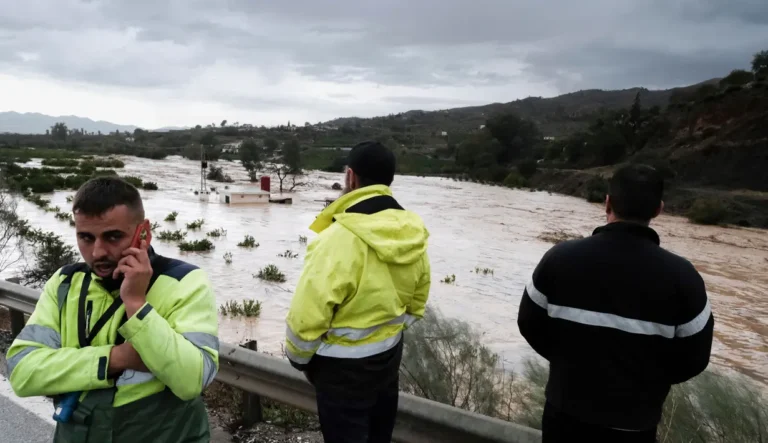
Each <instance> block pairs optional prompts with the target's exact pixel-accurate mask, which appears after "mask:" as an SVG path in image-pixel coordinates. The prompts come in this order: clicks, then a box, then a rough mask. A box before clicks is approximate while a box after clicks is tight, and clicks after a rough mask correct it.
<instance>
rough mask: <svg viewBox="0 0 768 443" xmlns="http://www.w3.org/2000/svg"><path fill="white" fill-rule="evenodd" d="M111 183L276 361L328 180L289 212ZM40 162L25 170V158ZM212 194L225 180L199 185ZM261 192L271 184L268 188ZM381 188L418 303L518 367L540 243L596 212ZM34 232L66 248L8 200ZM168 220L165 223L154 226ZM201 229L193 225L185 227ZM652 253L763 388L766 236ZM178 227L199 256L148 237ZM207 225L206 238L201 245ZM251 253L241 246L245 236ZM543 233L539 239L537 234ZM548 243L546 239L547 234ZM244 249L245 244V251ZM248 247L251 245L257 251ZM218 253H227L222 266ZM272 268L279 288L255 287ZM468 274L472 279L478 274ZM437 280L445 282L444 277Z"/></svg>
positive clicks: (157, 165)
mask: <svg viewBox="0 0 768 443" xmlns="http://www.w3.org/2000/svg"><path fill="white" fill-rule="evenodd" d="M122 160H123V161H124V162H125V163H126V166H125V168H124V170H121V171H120V174H121V175H134V176H138V177H141V178H142V179H144V180H145V181H153V182H156V183H157V184H158V187H159V190H158V191H142V195H143V196H144V202H145V208H146V212H147V215H148V217H149V218H150V219H151V220H152V221H153V222H157V223H158V224H159V226H157V228H156V229H155V240H154V241H153V245H154V247H155V248H156V250H157V252H159V253H160V254H163V255H167V256H171V257H177V258H181V259H183V260H187V261H189V262H191V263H194V264H196V265H198V266H200V267H202V268H203V269H205V270H206V271H207V272H208V273H209V275H210V278H211V280H212V281H213V285H214V288H215V291H216V297H217V301H218V303H219V304H220V305H222V304H225V303H227V302H229V301H240V300H243V299H254V300H257V301H259V302H260V303H261V312H260V316H259V317H258V318H246V317H233V316H220V327H221V336H222V339H223V340H225V341H231V342H239V341H242V340H250V339H256V340H258V341H259V349H260V350H264V351H267V352H272V353H275V354H281V353H282V342H283V339H284V328H285V326H284V325H285V323H284V319H285V315H286V313H287V310H288V306H289V303H290V300H291V296H292V293H293V289H294V286H295V284H296V282H297V280H298V278H299V275H300V272H301V267H302V261H303V258H304V253H305V250H306V242H305V239H303V238H301V237H306V240H308V241H310V242H311V241H312V239H313V237H314V235H315V234H313V233H312V232H311V231H309V229H308V226H309V224H310V223H311V222H312V221H313V220H314V218H315V216H316V215H317V213H318V212H319V211H320V210H322V208H323V202H322V200H324V199H325V198H326V197H336V196H338V194H339V193H338V191H332V190H331V186H332V185H333V183H335V182H340V181H341V180H342V177H341V175H340V174H327V173H313V174H312V175H311V176H310V181H311V186H310V187H309V188H306V189H303V190H301V191H300V192H298V193H296V194H293V195H292V196H293V205H277V204H270V205H248V206H246V205H243V206H237V205H232V206H230V205H225V204H221V203H218V196H217V195H216V194H215V193H214V194H213V195H212V196H211V198H210V200H209V201H208V202H200V201H199V199H198V197H197V196H195V195H194V193H193V190H194V189H197V188H198V187H199V185H200V170H199V165H198V163H196V162H193V161H189V160H184V159H181V158H177V157H174V158H168V159H165V160H159V161H158V160H148V159H139V158H133V157H124V158H122ZM37 162H39V161H36V162H35V163H37ZM219 165H220V166H223V167H224V172H225V173H226V174H229V175H231V176H232V177H233V178H234V179H235V181H236V183H232V184H229V186H230V187H231V188H233V189H235V188H237V189H249V188H255V187H254V186H252V185H251V184H249V183H248V182H247V176H246V174H245V171H244V170H243V169H242V168H241V167H240V166H239V164H237V163H230V162H220V163H219ZM209 185H211V186H217V187H220V188H221V189H222V190H223V187H224V186H225V184H223V183H209ZM273 189H276V186H275V185H274V184H273ZM393 189H394V192H395V195H396V197H397V198H398V200H399V201H400V202H401V204H402V205H403V206H404V207H406V208H407V209H411V210H414V211H416V212H417V213H419V214H420V215H421V216H422V217H423V218H424V220H425V222H426V224H427V227H428V229H429V230H430V233H431V236H430V246H429V251H430V256H431V259H432V270H433V276H432V279H433V286H432V293H431V297H430V304H432V305H434V306H437V307H439V308H440V309H441V310H442V311H443V313H444V314H446V315H447V316H451V317H457V318H461V319H463V320H466V321H468V322H469V323H471V324H472V325H473V326H474V327H476V328H477V329H478V330H480V331H481V332H482V334H483V340H484V342H485V343H486V344H487V345H488V346H490V347H491V348H492V349H493V350H494V351H496V352H499V353H500V354H502V355H503V357H504V360H505V362H506V366H507V367H516V365H517V363H518V362H520V361H521V360H522V359H523V357H525V356H527V355H529V354H530V353H531V352H532V351H531V349H530V348H529V347H528V345H527V344H526V343H525V341H524V340H523V339H522V337H521V336H520V334H519V332H518V329H517V324H516V315H517V309H518V304H519V301H520V297H521V295H522V292H523V288H524V286H525V284H526V283H527V281H528V279H529V278H530V276H531V273H532V271H533V268H534V267H535V266H536V264H537V263H538V260H539V259H540V258H541V256H542V255H543V254H544V252H546V250H547V249H548V248H550V247H551V246H552V243H549V242H548V241H546V240H543V239H542V238H546V237H553V235H552V233H553V232H554V233H558V234H562V233H566V234H571V235H589V234H590V233H591V232H592V230H593V229H594V228H595V227H596V226H598V225H600V224H602V223H603V221H604V214H603V212H602V208H601V207H600V206H599V205H593V204H589V203H587V202H585V201H582V200H580V199H577V198H572V197H566V196H561V195H551V194H548V193H546V192H529V191H524V190H510V189H504V188H499V187H489V186H483V185H478V184H472V183H460V182H455V181H451V180H448V179H439V178H418V177H397V178H396V181H395V184H394V185H393ZM72 194H73V192H71V191H70V192H56V193H55V194H52V195H49V196H47V198H50V199H51V205H52V206H60V207H61V208H62V209H65V208H68V207H69V206H70V204H69V203H67V201H66V199H67V196H71V195H72ZM19 210H20V212H21V215H22V216H23V217H25V218H27V219H29V220H30V222H31V223H32V225H33V226H35V227H41V228H44V229H46V230H50V231H54V232H56V233H58V234H61V235H63V236H64V237H65V238H66V239H67V240H68V241H70V242H71V243H72V244H74V242H75V236H74V228H72V227H71V226H70V225H69V224H68V223H67V222H66V221H62V220H59V219H57V218H56V217H54V215H53V214H52V213H50V212H45V211H43V210H41V209H38V208H37V207H35V206H34V205H32V204H31V203H29V202H26V201H21V202H20V204H19ZM173 211H176V212H177V213H178V215H177V216H176V220H175V221H164V219H165V218H166V216H167V215H168V214H169V213H171V212H173ZM197 220H203V221H204V222H203V224H202V225H201V226H200V227H199V228H198V229H188V228H187V224H188V223H193V222H195V221H197ZM653 227H654V228H656V229H657V231H658V232H659V234H660V235H661V238H662V245H663V246H664V247H666V248H668V249H670V250H672V251H674V252H676V253H679V254H682V255H684V256H686V257H688V258H689V259H690V260H691V261H692V262H693V263H694V264H695V265H696V267H697V268H698V270H699V271H700V272H701V273H702V274H703V275H704V279H705V281H706V284H707V289H708V291H709V295H710V298H711V300H712V305H713V309H714V313H715V318H716V326H715V335H716V342H715V345H714V348H713V353H714V357H713V361H714V362H715V364H717V365H718V366H721V367H726V368H731V369H736V370H738V371H740V372H742V373H745V374H747V375H749V376H751V377H752V378H754V379H757V380H760V381H761V382H762V383H766V382H767V381H768V365H766V364H765V362H766V361H768V299H766V298H765V294H766V293H768V235H767V234H766V232H765V231H760V230H756V229H747V228H720V227H710V226H696V225H691V224H689V223H688V222H687V221H686V220H685V219H682V218H678V217H668V216H662V217H661V218H660V219H659V220H657V221H656V222H654V225H653ZM166 230H167V231H176V230H181V231H187V234H186V238H185V240H186V241H189V242H194V241H195V240H203V239H208V240H209V241H211V243H212V244H213V246H214V249H213V250H212V251H210V252H181V251H180V250H179V246H178V242H175V241H163V240H160V239H158V238H157V234H158V233H159V232H160V231H166ZM214 230H216V231H217V233H218V235H216V234H214V235H212V236H208V235H207V233H209V232H211V231H214ZM248 235H250V236H252V237H253V242H250V243H249V245H250V246H251V247H241V246H238V243H243V242H244V240H245V237H246V236H248ZM540 237H541V238H540ZM555 237H557V236H555ZM246 243H248V242H246ZM256 244H258V246H256ZM225 255H226V257H225ZM270 264H273V265H275V266H276V267H277V268H278V270H279V271H280V272H282V273H283V274H284V276H285V282H283V283H274V282H267V281H264V280H261V279H259V278H256V276H255V275H256V274H258V273H259V271H260V270H261V269H262V268H264V267H266V266H268V265H270ZM478 271H479V272H478ZM443 280H445V281H446V282H445V283H443V282H442V281H443Z"/></svg>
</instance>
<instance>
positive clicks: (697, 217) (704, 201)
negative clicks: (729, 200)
mask: <svg viewBox="0 0 768 443" xmlns="http://www.w3.org/2000/svg"><path fill="white" fill-rule="evenodd" d="M727 216H728V208H727V207H726V206H725V204H724V203H723V202H721V201H720V200H717V199H714V198H698V199H696V200H695V201H694V202H693V205H692V206H691V209H690V210H688V220H690V221H692V222H693V223H696V224H700V225H718V224H720V223H722V222H723V221H724V220H725V218H726V217H727Z"/></svg>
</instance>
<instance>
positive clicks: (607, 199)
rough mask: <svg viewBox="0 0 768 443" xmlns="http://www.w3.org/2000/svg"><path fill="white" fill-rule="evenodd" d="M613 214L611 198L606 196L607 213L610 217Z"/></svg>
mask: <svg viewBox="0 0 768 443" xmlns="http://www.w3.org/2000/svg"><path fill="white" fill-rule="evenodd" d="M611 212H613V209H612V208H611V196H610V195H606V196H605V213H606V214H608V215H611Z"/></svg>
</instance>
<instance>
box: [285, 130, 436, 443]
mask: <svg viewBox="0 0 768 443" xmlns="http://www.w3.org/2000/svg"><path fill="white" fill-rule="evenodd" d="M345 174H346V176H345V181H346V188H345V193H344V195H343V196H342V197H340V198H339V199H338V200H336V201H335V202H333V203H332V204H331V205H330V206H328V207H327V208H326V209H325V210H324V211H323V212H322V213H321V214H320V215H319V216H318V217H317V219H316V220H315V222H314V223H313V224H312V226H311V227H310V229H312V230H313V231H315V232H317V233H318V234H319V235H318V237H317V238H316V239H315V240H314V241H313V242H312V243H311V244H310V245H309V247H308V248H307V255H306V261H305V265H304V271H303V273H302V275H301V278H300V280H299V283H298V285H297V287H296V293H295V295H294V297H293V301H292V303H291V308H290V311H289V313H288V317H287V326H288V327H287V331H286V335H287V338H286V351H287V354H288V358H289V359H290V361H291V364H292V365H293V366H294V367H296V368H297V369H299V370H302V371H304V372H305V374H306V375H307V378H308V379H309V381H310V382H311V383H312V384H313V385H314V386H315V388H316V391H317V407H318V414H319V417H320V425H321V428H322V431H323V436H324V438H325V441H326V442H328V443H346V442H355V443H359V442H369V443H375V442H387V443H388V442H389V441H390V440H391V437H392V431H393V429H394V425H395V415H396V413H397V400H398V380H399V378H398V370H399V366H400V360H401V357H402V351H403V331H404V330H405V329H406V328H407V327H408V326H410V325H411V324H412V323H413V322H414V321H416V320H418V319H420V318H421V317H422V316H423V315H424V309H425V307H426V303H427V298H428V296H429V287H430V282H431V279H430V265H429V258H428V256H427V238H428V237H429V233H428V232H427V229H426V228H425V226H424V223H423V222H422V220H421V218H420V217H419V216H418V215H416V214H415V213H413V212H411V211H408V210H405V209H404V208H403V207H402V206H401V205H400V204H399V203H398V202H397V201H396V200H395V199H394V197H393V196H392V191H391V190H390V188H389V186H390V185H391V184H392V181H393V179H394V175H395V156H394V154H393V153H392V152H391V151H390V150H389V149H387V148H386V147H385V146H383V145H381V144H380V143H377V142H364V143H360V144H358V145H357V146H355V147H354V148H352V150H351V151H350V154H349V159H348V162H347V168H346V173H345Z"/></svg>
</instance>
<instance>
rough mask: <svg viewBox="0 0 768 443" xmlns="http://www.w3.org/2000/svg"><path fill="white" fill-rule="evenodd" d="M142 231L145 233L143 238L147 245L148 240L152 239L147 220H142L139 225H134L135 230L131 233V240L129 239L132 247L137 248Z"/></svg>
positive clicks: (139, 244)
mask: <svg viewBox="0 0 768 443" xmlns="http://www.w3.org/2000/svg"><path fill="white" fill-rule="evenodd" d="M142 233H146V238H145V240H146V241H147V246H149V242H150V241H152V231H151V230H150V225H149V222H148V221H143V222H141V224H140V225H139V226H137V227H136V232H135V233H134V234H133V241H131V247H132V248H138V247H140V246H141V234H142Z"/></svg>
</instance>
